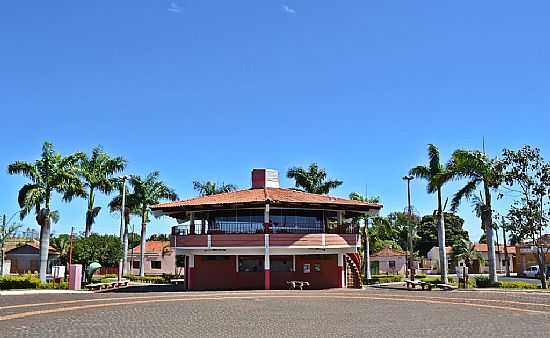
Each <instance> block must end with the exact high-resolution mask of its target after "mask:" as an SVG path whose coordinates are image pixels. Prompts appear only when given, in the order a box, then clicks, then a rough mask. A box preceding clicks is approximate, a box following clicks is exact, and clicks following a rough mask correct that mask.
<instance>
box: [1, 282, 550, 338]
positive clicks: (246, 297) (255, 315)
mask: <svg viewBox="0 0 550 338" xmlns="http://www.w3.org/2000/svg"><path fill="white" fill-rule="evenodd" d="M130 291H131V290H130ZM142 291H143V290H142ZM147 291H154V290H147ZM549 332H550V294H541V293H529V292H500V291H497V292H480V291H452V292H443V291H432V292H421V291H404V290H383V289H372V288H369V289H367V290H326V291H302V292H301V291H295V292H291V291H239V292H139V293H138V292H128V290H127V292H119V293H88V294H65V295H59V294H57V295H55V294H37V295H22V296H2V297H0V337H10V338H16V337H287V338H288V337H404V336H420V337H473V336H484V337H519V336H529V337H548V335H549Z"/></svg>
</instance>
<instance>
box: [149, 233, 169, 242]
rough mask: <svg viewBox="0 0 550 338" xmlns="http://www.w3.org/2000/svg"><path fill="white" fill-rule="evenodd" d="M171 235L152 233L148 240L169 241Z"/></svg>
mask: <svg viewBox="0 0 550 338" xmlns="http://www.w3.org/2000/svg"><path fill="white" fill-rule="evenodd" d="M169 240H170V236H169V235H167V234H152V235H151V236H150V237H149V239H148V241H169Z"/></svg>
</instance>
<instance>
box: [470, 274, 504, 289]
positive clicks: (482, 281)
mask: <svg viewBox="0 0 550 338" xmlns="http://www.w3.org/2000/svg"><path fill="white" fill-rule="evenodd" d="M474 280H475V282H476V288H498V287H499V283H492V282H491V280H490V279H489V277H485V276H480V277H476V278H474Z"/></svg>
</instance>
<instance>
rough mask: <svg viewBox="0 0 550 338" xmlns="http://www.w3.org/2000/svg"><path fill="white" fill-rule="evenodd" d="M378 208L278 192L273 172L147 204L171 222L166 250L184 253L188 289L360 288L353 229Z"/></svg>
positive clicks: (289, 191) (258, 172)
mask: <svg viewBox="0 0 550 338" xmlns="http://www.w3.org/2000/svg"><path fill="white" fill-rule="evenodd" d="M381 208H382V205H380V204H376V203H366V202H361V201H352V200H349V199H344V198H338V197H333V196H327V195H319V194H310V193H306V192H303V191H299V190H296V189H285V188H281V187H279V178H278V173H277V171H275V170H270V169H254V170H252V187H251V188H250V189H244V190H239V191H234V192H228V193H222V194H217V195H211V196H202V197H197V198H191V199H188V200H183V201H177V202H170V203H162V204H158V205H154V206H151V209H152V210H153V212H154V214H155V215H157V216H160V215H164V216H169V217H173V218H174V219H176V220H177V221H178V223H180V224H181V223H187V224H188V225H187V226H174V227H173V228H172V234H171V247H172V248H173V249H174V250H175V252H176V254H177V255H182V256H184V261H185V266H186V268H185V269H186V272H185V275H186V278H185V280H186V281H185V283H186V287H187V288H188V289H190V290H235V289H286V288H288V284H287V282H289V281H303V282H309V283H310V286H311V288H315V289H323V288H336V287H346V286H350V287H351V286H355V287H357V286H360V283H361V280H360V276H359V270H360V266H361V263H360V257H359V255H358V253H357V248H358V247H359V246H360V241H359V238H358V225H357V224H354V223H353V222H352V220H353V219H354V218H356V217H357V216H362V215H365V214H370V215H376V214H378V211H379V210H380V209H381Z"/></svg>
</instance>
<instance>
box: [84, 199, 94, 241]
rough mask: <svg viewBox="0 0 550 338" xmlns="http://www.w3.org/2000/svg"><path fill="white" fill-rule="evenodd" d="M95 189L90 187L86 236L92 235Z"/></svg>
mask: <svg viewBox="0 0 550 338" xmlns="http://www.w3.org/2000/svg"><path fill="white" fill-rule="evenodd" d="M93 213H94V190H93V189H90V196H89V197H88V211H86V228H85V231H84V237H88V236H90V233H91V232H92V223H93V221H94V216H93Z"/></svg>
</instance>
